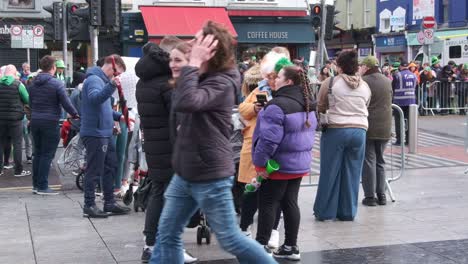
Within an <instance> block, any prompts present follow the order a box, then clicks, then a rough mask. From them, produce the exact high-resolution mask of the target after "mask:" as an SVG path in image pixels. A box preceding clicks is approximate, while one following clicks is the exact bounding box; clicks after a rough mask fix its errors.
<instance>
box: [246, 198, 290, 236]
mask: <svg viewBox="0 0 468 264" xmlns="http://www.w3.org/2000/svg"><path fill="white" fill-rule="evenodd" d="M258 193H259V191H256V192H252V193H245V194H244V195H243V196H242V210H241V219H240V228H241V229H242V231H246V230H247V228H248V227H249V226H250V225H251V224H253V219H254V215H255V213H256V212H257V209H258ZM280 219H281V207H279V206H278V210H277V211H276V218H275V222H274V224H273V229H275V230H276V229H278V225H279V222H280Z"/></svg>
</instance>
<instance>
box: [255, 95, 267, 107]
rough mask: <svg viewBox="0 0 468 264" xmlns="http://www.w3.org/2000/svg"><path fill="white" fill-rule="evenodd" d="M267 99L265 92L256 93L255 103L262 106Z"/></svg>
mask: <svg viewBox="0 0 468 264" xmlns="http://www.w3.org/2000/svg"><path fill="white" fill-rule="evenodd" d="M267 101H268V100H267V96H266V94H257V103H259V104H261V105H262V106H265V105H266V103H267Z"/></svg>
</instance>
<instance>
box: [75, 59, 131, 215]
mask: <svg viewBox="0 0 468 264" xmlns="http://www.w3.org/2000/svg"><path fill="white" fill-rule="evenodd" d="M125 70H126V68H125V63H124V61H123V60H122V58H121V57H120V56H118V55H110V56H108V57H106V58H105V59H104V64H103V65H102V67H92V68H90V69H88V71H87V73H86V80H85V82H84V84H83V90H82V92H81V100H82V101H81V114H82V118H81V131H80V133H81V137H82V139H83V143H84V145H85V148H86V163H87V165H86V172H85V180H84V191H85V192H84V202H85V204H84V207H83V216H84V217H94V218H105V217H107V216H108V215H118V214H127V213H129V212H130V208H128V207H124V206H121V205H119V204H117V203H116V202H115V200H114V193H113V183H114V177H115V175H116V173H117V154H116V151H115V143H114V142H113V140H112V133H113V128H114V121H119V120H120V119H123V116H122V114H120V113H118V112H115V111H113V110H112V105H111V97H112V94H113V93H114V91H115V88H116V87H117V86H118V85H120V77H118V75H120V74H122V73H123V72H124V71H125ZM101 177H102V185H103V186H102V189H103V191H104V210H103V211H102V210H100V209H99V208H98V207H97V206H96V202H95V193H94V191H95V187H96V183H97V182H98V181H99V180H100V179H101Z"/></svg>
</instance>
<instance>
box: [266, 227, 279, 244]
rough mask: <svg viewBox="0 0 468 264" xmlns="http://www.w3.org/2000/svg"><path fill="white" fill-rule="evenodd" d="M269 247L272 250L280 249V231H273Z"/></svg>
mask: <svg viewBox="0 0 468 264" xmlns="http://www.w3.org/2000/svg"><path fill="white" fill-rule="evenodd" d="M268 247H270V248H279V231H278V230H275V229H273V230H271V236H270V241H268Z"/></svg>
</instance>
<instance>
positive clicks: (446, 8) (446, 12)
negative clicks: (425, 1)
mask: <svg viewBox="0 0 468 264" xmlns="http://www.w3.org/2000/svg"><path fill="white" fill-rule="evenodd" d="M449 8H450V6H449V1H448V0H444V2H443V9H444V23H447V22H448V20H449Z"/></svg>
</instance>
